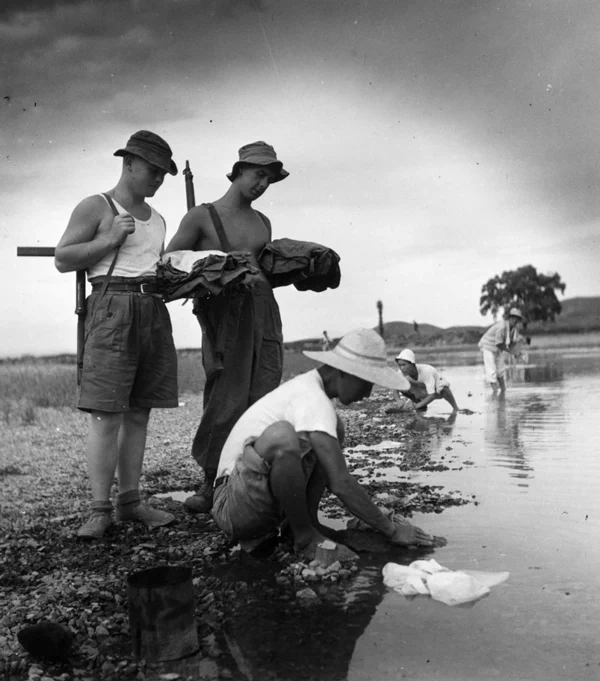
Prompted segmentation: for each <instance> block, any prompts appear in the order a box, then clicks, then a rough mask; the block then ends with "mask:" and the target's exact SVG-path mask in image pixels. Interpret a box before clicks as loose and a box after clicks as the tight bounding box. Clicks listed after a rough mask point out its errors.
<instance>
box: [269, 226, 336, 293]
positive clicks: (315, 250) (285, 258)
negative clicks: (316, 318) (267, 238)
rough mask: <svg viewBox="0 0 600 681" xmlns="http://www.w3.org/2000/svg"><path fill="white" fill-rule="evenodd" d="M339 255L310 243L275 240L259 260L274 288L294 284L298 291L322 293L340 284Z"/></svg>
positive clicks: (324, 247) (325, 247)
mask: <svg viewBox="0 0 600 681" xmlns="http://www.w3.org/2000/svg"><path fill="white" fill-rule="evenodd" d="M339 262H340V256H339V255H338V254H337V253H336V252H335V251H334V250H332V249H331V248H328V247H327V246H322V245H321V244H317V243H314V242H312V241H298V240H296V239H285V238H284V239H275V240H274V241H271V242H270V243H268V244H267V245H266V246H265V247H264V248H263V250H262V251H261V254H260V255H259V257H258V264H259V265H260V267H261V269H262V270H263V271H264V272H265V274H266V275H267V278H268V279H269V282H270V284H271V286H272V287H273V288H277V287H278V286H289V285H290V284H293V285H294V286H295V287H296V288H297V289H298V291H317V292H320V291H325V289H328V288H337V287H338V286H339V285H340V278H341V273H340V266H339Z"/></svg>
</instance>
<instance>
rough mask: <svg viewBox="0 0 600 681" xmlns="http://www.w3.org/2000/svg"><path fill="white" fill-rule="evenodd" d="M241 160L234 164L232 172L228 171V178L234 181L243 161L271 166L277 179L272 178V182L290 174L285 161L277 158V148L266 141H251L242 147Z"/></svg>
mask: <svg viewBox="0 0 600 681" xmlns="http://www.w3.org/2000/svg"><path fill="white" fill-rule="evenodd" d="M238 154H239V160H238V161H236V162H235V163H234V164H233V168H232V169H231V172H230V173H227V179H228V180H229V181H230V182H233V181H234V179H235V177H236V175H237V171H238V169H239V167H240V164H241V163H249V164H251V165H255V166H269V167H270V168H271V170H273V171H275V179H273V180H271V184H274V183H275V182H281V180H285V178H286V177H287V176H288V175H289V173H288V171H287V170H284V169H283V163H282V162H281V161H278V160H277V154H276V153H275V149H273V147H272V146H271V145H270V144H267V143H266V142H260V141H259V142H250V144H245V145H244V146H243V147H240V149H239V151H238Z"/></svg>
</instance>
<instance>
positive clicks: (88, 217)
mask: <svg viewBox="0 0 600 681" xmlns="http://www.w3.org/2000/svg"><path fill="white" fill-rule="evenodd" d="M111 215H112V211H111V210H110V208H109V206H108V204H107V203H106V201H105V200H104V199H103V198H102V197H101V196H99V195H98V194H94V195H93V196H87V197H86V198H85V199H82V200H81V201H80V202H79V203H78V204H77V205H76V206H75V208H74V209H73V212H72V213H71V217H70V218H69V222H68V224H67V228H66V230H65V233H64V234H63V236H62V238H61V240H60V242H59V244H58V247H60V246H68V245H71V244H73V243H82V242H85V241H91V240H92V239H93V238H94V235H95V234H96V230H97V229H98V226H99V225H100V223H101V222H102V221H103V220H105V219H107V218H109V217H110V216H111Z"/></svg>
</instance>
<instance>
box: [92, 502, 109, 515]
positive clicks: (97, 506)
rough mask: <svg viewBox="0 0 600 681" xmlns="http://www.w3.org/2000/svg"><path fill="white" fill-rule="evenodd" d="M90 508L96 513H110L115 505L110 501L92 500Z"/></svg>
mask: <svg viewBox="0 0 600 681" xmlns="http://www.w3.org/2000/svg"><path fill="white" fill-rule="evenodd" d="M90 510H91V511H93V512H94V513H110V512H111V511H112V510H113V505H112V504H111V503H110V501H92V503H91V504H90Z"/></svg>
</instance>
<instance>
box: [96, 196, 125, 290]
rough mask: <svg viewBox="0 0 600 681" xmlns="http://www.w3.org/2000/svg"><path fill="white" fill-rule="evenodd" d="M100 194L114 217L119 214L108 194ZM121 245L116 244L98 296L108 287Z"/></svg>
mask: <svg viewBox="0 0 600 681" xmlns="http://www.w3.org/2000/svg"><path fill="white" fill-rule="evenodd" d="M102 196H103V197H104V198H105V199H106V202H107V203H108V205H109V206H110V207H111V208H112V212H113V213H114V215H115V217H117V215H118V214H119V211H118V210H117V207H116V206H115V202H114V201H113V200H112V199H111V198H110V196H109V195H108V194H104V193H102ZM120 248H121V247H120V246H117V250H116V251H115V257H114V258H113V259H112V262H111V263H110V267H109V268H108V272H107V273H106V277H105V279H104V282H103V284H102V288H101V289H100V298H102V297H103V296H104V294H105V293H106V288H107V287H108V282H109V281H110V277H111V275H112V273H113V270H114V269H115V263H116V262H117V258H118V256H119V249H120Z"/></svg>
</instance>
